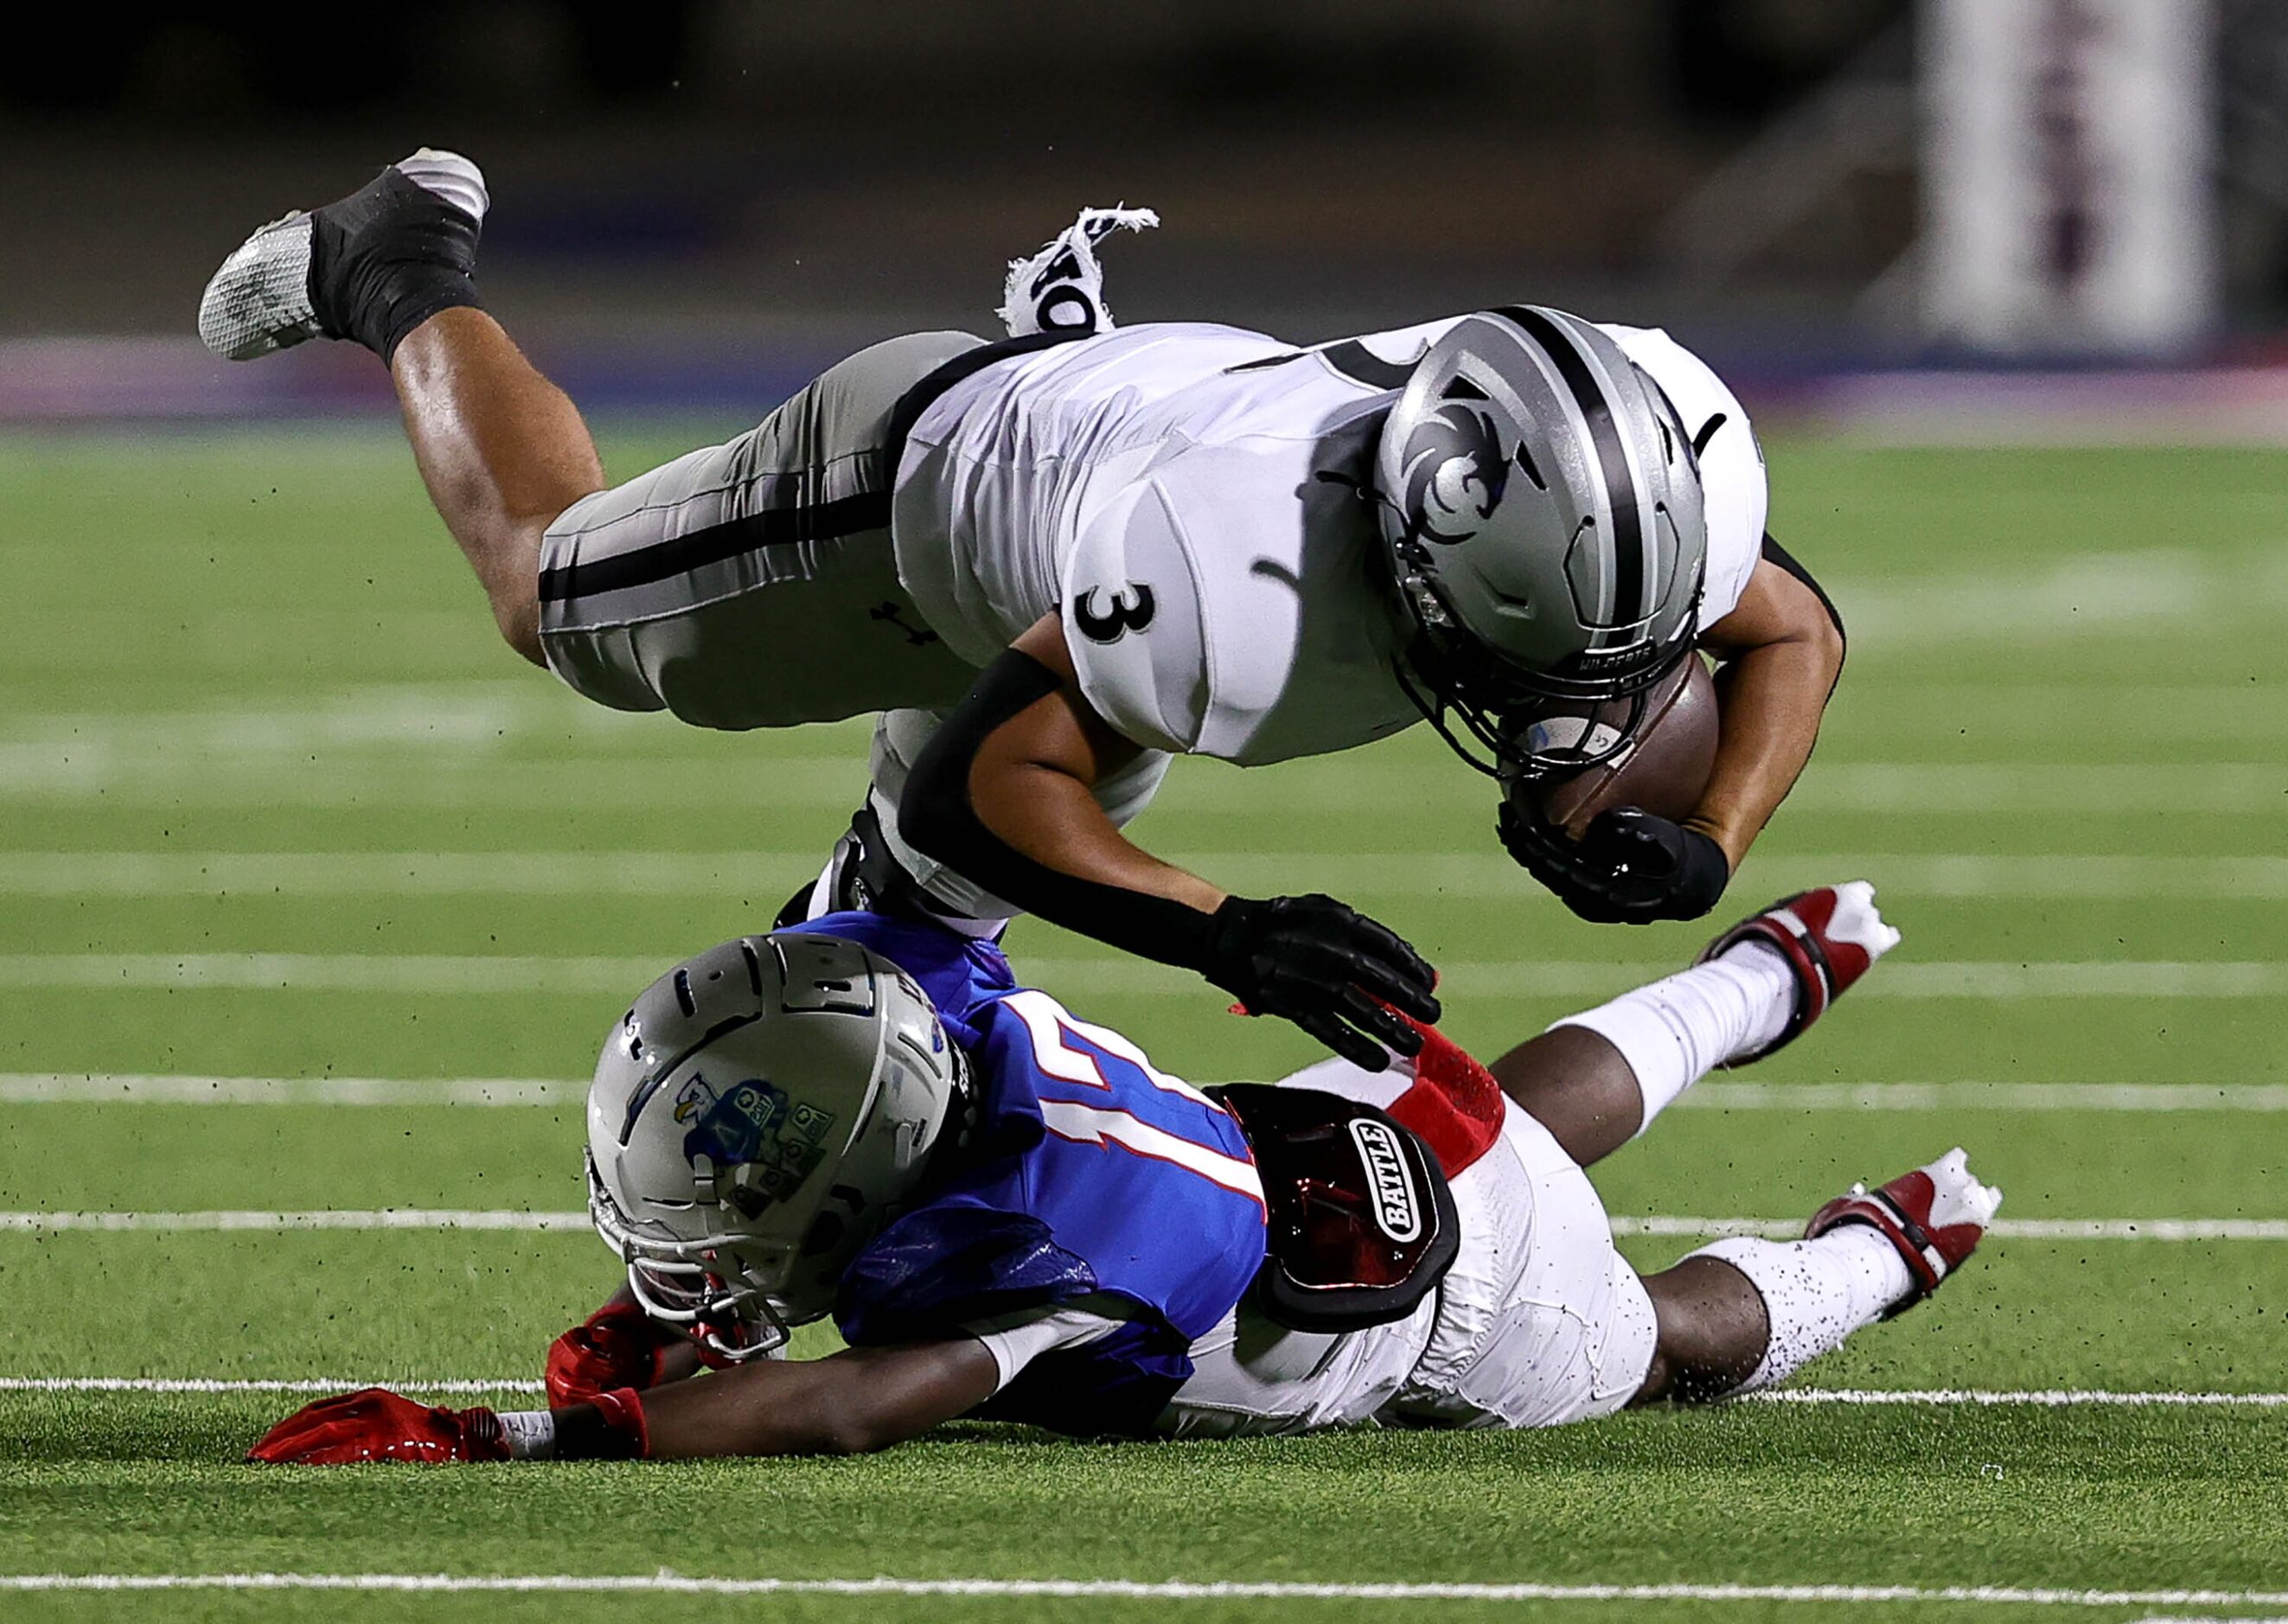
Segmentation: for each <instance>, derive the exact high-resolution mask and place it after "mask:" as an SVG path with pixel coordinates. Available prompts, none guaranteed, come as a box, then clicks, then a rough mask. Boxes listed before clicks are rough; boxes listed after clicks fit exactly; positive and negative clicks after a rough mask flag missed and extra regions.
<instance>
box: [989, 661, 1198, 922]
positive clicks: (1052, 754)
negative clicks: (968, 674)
mask: <svg viewBox="0 0 2288 1624" xmlns="http://www.w3.org/2000/svg"><path fill="white" fill-rule="evenodd" d="M1013 647H1014V648H1015V649H1017V650H1018V652H1020V653H1021V654H1027V655H1029V656H1031V657H1033V658H1034V659H1037V660H1038V661H1040V662H1041V664H1042V665H1045V666H1047V667H1048V668H1049V670H1051V671H1052V672H1054V673H1056V675H1057V676H1058V678H1059V679H1060V680H1061V684H1062V686H1061V687H1060V688H1059V689H1058V690H1057V691H1056V692H1055V693H1054V694H1052V695H1050V696H1049V697H1047V698H1045V699H1043V700H1041V701H1039V702H1038V703H1037V704H1036V705H1033V706H1032V707H1031V708H1030V709H1029V710H1028V711H1026V712H1024V713H1023V714H1021V715H1020V716H1018V717H1016V718H1014V719H1013V720H1012V722H1011V723H1010V725H1009V726H1007V727H1005V728H1000V729H999V730H997V732H995V733H994V734H993V735H992V736H991V737H989V738H988V739H987V740H986V742H985V744H984V745H983V746H982V747H981V749H980V750H979V751H978V752H977V759H976V761H975V763H974V764H973V766H972V767H971V768H970V773H969V789H970V797H971V801H972V804H973V805H974V806H975V807H976V808H977V815H978V816H979V818H980V819H981V820H982V821H983V823H984V824H985V826H986V827H987V828H988V829H989V830H991V831H992V832H994V833H995V834H996V835H997V836H999V837H1000V838H1001V839H1002V840H1005V841H1006V842H1008V844H1009V845H1011V846H1013V847H1014V848H1016V849H1017V850H1019V851H1021V852H1022V853H1024V854H1025V856H1029V857H1030V858H1032V859H1033V860H1034V861H1035V862H1036V863H1038V864H1042V865H1044V866H1045V867H1047V868H1051V869H1053V870H1055V871H1056V872H1059V873H1061V874H1070V875H1073V876H1075V877H1076V878H1078V879H1082V880H1093V881H1095V882H1096V883H1098V884H1100V885H1108V886H1116V887H1117V888H1120V889H1122V890H1124V891H1134V892H1138V893H1140V894H1141V895H1143V896H1160V897H1165V898H1166V899H1167V900H1169V901H1170V902H1178V903H1182V904H1185V905H1186V906H1187V907H1190V908H1196V909H1198V910H1199V911H1200V912H1203V913H1213V912H1215V911H1216V910H1217V909H1218V908H1219V907H1220V906H1222V905H1223V899H1224V893H1223V892H1221V891H1219V890H1218V889H1217V888H1215V887H1214V886H1212V885H1210V884H1209V883H1208V882H1207V881H1206V880H1202V879H1200V878H1199V877H1198V876H1197V875H1196V874H1191V873H1187V872H1185V871H1184V870H1182V869H1180V868H1178V867H1176V866H1175V864H1172V863H1163V862H1162V861H1160V859H1159V858H1157V857H1156V856H1152V855H1151V853H1149V852H1148V851H1145V850H1144V849H1143V848H1140V847H1139V846H1137V845H1135V844H1134V843H1133V842H1132V841H1131V840H1128V838H1127V837H1126V836H1125V835H1123V834H1122V833H1121V832H1120V831H1119V830H1117V829H1116V828H1114V827H1113V824H1112V820H1111V819H1110V818H1108V817H1107V816H1105V813H1104V808H1102V807H1101V806H1100V805H1099V804H1098V803H1097V799H1096V794H1095V786H1096V784H1098V783H1099V782H1100V780H1102V779H1103V778H1105V777H1107V776H1109V775H1110V774H1112V773H1114V772H1116V771H1117V770H1118V769H1119V768H1123V767H1125V766H1126V765H1127V764H1128V763H1129V762H1131V761H1132V760H1135V759H1136V757H1137V755H1138V754H1139V753H1140V752H1139V751H1138V749H1137V747H1136V746H1135V745H1134V744H1131V743H1129V741H1127V740H1126V739H1124V738H1122V737H1121V736H1119V735H1118V734H1116V733H1115V732H1114V731H1113V730H1112V729H1111V728H1108V727H1107V726H1105V724H1104V723H1103V721H1102V720H1100V719H1099V718H1098V717H1097V715H1096V713H1095V712H1094V711H1093V710H1092V709H1091V708H1090V707H1089V705H1088V702H1087V701H1086V700H1084V698H1082V697H1081V694H1080V689H1079V688H1078V686H1077V679H1076V673H1075V672H1074V670H1073V661H1072V654H1071V652H1070V651H1069V649H1067V648H1066V646H1065V640H1064V631H1063V628H1062V626H1061V625H1060V624H1059V623H1058V621H1057V618H1056V617H1054V616H1051V617H1046V618H1045V619H1043V620H1042V621H1040V622H1039V623H1038V624H1037V625H1034V626H1033V627H1032V628H1031V629H1030V630H1029V631H1028V632H1027V633H1025V634H1024V635H1023V636H1022V637H1021V638H1019V639H1018V640H1017V641H1016V642H1015V644H1014V645H1013ZM1009 900H1010V901H1012V902H1016V903H1025V904H1026V905H1027V906H1031V905H1032V904H1030V903H1029V902H1027V901H1026V899H1025V898H1023V897H1015V896H1013V897H1011V898H1010V899H1009ZM1048 900H1049V901H1050V902H1051V905H1052V906H1053V899H1048ZM1035 912H1039V913H1040V914H1041V916H1042V917H1043V918H1044V919H1052V920H1053V921H1054V922H1055V923H1058V924H1070V923H1071V921H1068V920H1063V919H1056V918H1055V916H1054V914H1053V913H1051V912H1048V911H1047V910H1045V909H1035Z"/></svg>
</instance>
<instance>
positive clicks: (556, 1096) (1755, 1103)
mask: <svg viewBox="0 0 2288 1624" xmlns="http://www.w3.org/2000/svg"><path fill="white" fill-rule="evenodd" d="M587 1092H588V1085H587V1084H586V1083H584V1082H581V1081H577V1080H575V1079H549V1078H514V1077H493V1078H438V1079H424V1078H396V1077H197V1076H175V1075H164V1076H162V1075H152V1074H146V1073H139V1072H138V1073H117V1072H101V1071H12V1072H0V1103H4V1104H12V1105H49V1104H98V1105H102V1104H111V1105H358V1106H404V1105H414V1106H421V1105H480V1106H532V1105H555V1106H560V1105H569V1104H578V1103H580V1102H582V1101H583V1100H584V1099H585V1098H586V1097H587ZM1671 1109H1672V1110H1699V1111H1807V1112H1808V1111H1817V1112H1835V1111H1841V1112H1860V1111H1869V1112H1907V1111H2089V1112H2093V1113H2115V1112H2129V1113H2136V1114H2170V1113H2175V1112H2186V1111H2193V1112H2198V1111H2223V1112H2246V1111H2252V1112H2257V1113H2261V1114H2270V1113H2274V1112H2280V1111H2288V1084H2284V1083H2023V1082H2020V1083H2000V1082H1993V1083H1989V1082H1978V1081H1974V1080H1958V1081H1953V1082H1927V1083H1757V1082H1745V1081H1728V1080H1721V1079H1709V1080H1707V1081H1705V1082H1702V1083H1698V1084H1696V1085H1695V1086H1694V1087H1691V1088H1690V1089H1688V1090H1687V1091H1686V1092H1685V1094H1684V1095H1682V1096H1681V1097H1680V1098H1679V1099H1678V1100H1677V1101H1676V1103H1675V1104H1674V1105H1672V1107H1671Z"/></svg>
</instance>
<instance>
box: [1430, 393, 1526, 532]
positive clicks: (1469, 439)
mask: <svg viewBox="0 0 2288 1624" xmlns="http://www.w3.org/2000/svg"><path fill="white" fill-rule="evenodd" d="M1405 466H1406V493H1405V507H1406V516H1407V519H1408V521H1410V524H1411V526H1412V528H1413V530H1414V533H1415V534H1416V535H1418V536H1420V537H1423V538H1424V539H1426V540H1428V541H1434V542H1440V543H1443V544H1445V545H1452V544H1453V543H1455V542H1459V541H1467V540H1469V538H1470V537H1473V536H1474V535H1476V534H1477V533H1478V527H1479V526H1480V525H1482V524H1483V523H1484V522H1485V521H1487V520H1488V519H1490V518H1492V517H1493V513H1494V509H1495V508H1496V507H1498V506H1500V505H1501V499H1502V492H1503V491H1504V490H1507V489H1508V487H1509V462H1508V459H1507V458H1505V457H1503V455H1502V449H1501V438H1500V436H1499V434H1497V433H1496V431H1495V428H1494V420H1493V418H1492V417H1491V416H1490V414H1488V413H1487V412H1485V411H1483V410H1480V409H1479V408H1477V407H1475V406H1466V405H1463V404H1461V403H1460V402H1448V403H1447V404H1446V405H1443V406H1441V407H1440V408H1438V410H1436V411H1434V412H1432V413H1431V414H1430V415H1429V416H1428V417H1426V418H1424V419H1423V420H1422V421H1421V423H1419V424H1418V425H1417V426H1416V427H1415V430H1414V433H1413V434H1411V435H1410V436H1409V437H1408V439H1407V442H1406V460H1405Z"/></svg>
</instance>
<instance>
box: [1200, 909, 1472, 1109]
mask: <svg viewBox="0 0 2288 1624" xmlns="http://www.w3.org/2000/svg"><path fill="white" fill-rule="evenodd" d="M1204 974H1205V975H1206V976H1207V978H1208V979H1209V980H1210V981H1212V982H1213V983H1215V984H1216V985H1217V986H1219V987H1221V988H1222V989H1223V990H1224V991H1227V992H1229V993H1231V994H1232V995H1234V996H1235V997H1236V998H1237V999H1239V1001H1240V1002H1241V1003H1242V1004H1243V1005H1245V1006H1246V1007H1247V1012H1248V1013H1249V1014H1250V1015H1280V1016H1283V1017H1284V1018H1285V1019H1287V1020H1290V1021H1292V1022H1294V1023H1295V1024H1296V1025H1298V1026H1299V1027H1301V1028H1302V1029H1303V1030H1304V1031H1307V1032H1308V1033H1310V1034H1311V1036H1313V1037H1314V1038H1316V1039H1318V1040H1319V1041H1320V1042H1322V1043H1323V1044H1325V1045H1326V1046H1327V1047H1329V1048H1331V1049H1332V1050H1334V1052H1335V1053H1336V1054H1338V1055H1341V1056H1342V1057H1343V1058H1344V1059H1345V1060H1347V1061H1349V1062H1350V1063H1352V1064H1353V1065H1355V1066H1358V1067H1360V1068H1361V1069H1362V1070H1364V1071H1381V1070H1383V1069H1384V1068H1385V1067H1386V1066H1387V1065H1389V1064H1390V1056H1389V1055H1387V1054H1386V1053H1385V1050H1386V1049H1395V1050H1396V1051H1397V1052H1398V1053H1399V1054H1401V1055H1413V1054H1416V1053H1418V1052H1419V1050H1420V1049H1421V1047H1422V1035H1421V1034H1420V1033H1419V1032H1418V1031H1415V1030H1414V1029H1413V1028H1412V1027H1410V1026H1409V1025H1407V1023H1405V1022H1403V1021H1402V1020H1400V1019H1399V1018H1398V1017H1397V1016H1396V1015H1393V1014H1392V1013H1391V1012H1390V1010H1388V1009H1386V1008H1384V1007H1382V1006H1383V1004H1388V1005H1390V1006H1391V1007H1393V1008H1397V1009H1402V1010H1404V1011H1405V1012H1406V1013H1407V1014H1408V1015H1412V1016H1413V1017H1414V1018H1415V1019H1416V1020H1418V1021H1429V1022H1434V1021H1436V1020H1437V1018H1438V999H1437V995H1436V994H1435V993H1434V992H1433V991H1432V988H1433V987H1434V986H1435V985H1436V983H1437V977H1436V976H1435V975H1434V974H1433V973H1432V971H1431V968H1430V967H1429V966H1428V965H1426V964H1425V963H1423V962H1422V957H1421V955H1420V954H1418V953H1417V952H1416V951H1414V950H1413V949H1412V948H1411V947H1409V946H1408V945H1407V944H1406V943H1405V942H1404V941H1403V940H1402V938H1401V937H1400V936H1399V935H1397V934H1396V933H1395V932H1394V931H1392V930H1390V929H1388V928H1387V927H1384V926H1381V925H1378V924H1376V923H1375V922H1374V921H1373V920H1372V919H1369V918H1367V917H1366V916H1365V915H1364V914H1362V913H1360V912H1357V911H1356V910H1355V909H1352V908H1348V907H1346V906H1345V905H1344V904H1341V903H1339V902H1337V901H1336V900H1335V899H1334V898H1333V897H1331V896H1318V895H1316V894H1314V895H1312V896H1274V897H1271V898H1270V899H1268V900H1267V901H1264V902H1250V901H1248V900H1246V899H1245V898H1243V897H1238V896H1234V897H1230V898H1227V899H1226V901H1225V903H1224V904H1223V906H1222V907H1220V908H1219V909H1217V910H1216V912H1215V917H1214V919H1213V920H1212V922H1211V924H1210V926H1209V938H1208V962H1207V964H1206V966H1205V967H1204ZM1377 999H1380V1000H1381V1002H1380V1003H1378V1002H1377V1001H1376V1000H1377Z"/></svg>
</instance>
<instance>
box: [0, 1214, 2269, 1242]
mask: <svg viewBox="0 0 2288 1624" xmlns="http://www.w3.org/2000/svg"><path fill="white" fill-rule="evenodd" d="M1610 1222H1611V1223H1612V1226H1613V1233H1614V1234H1615V1235H1617V1236H1619V1237H1621V1238H1630V1237H1633V1236H1672V1237H1678V1238H1688V1237H1694V1236H1700V1235H1717V1236H1724V1235H1760V1236H1763V1237H1765V1238H1768V1239H1772V1240H1793V1239H1795V1238H1797V1237H1798V1236H1799V1235H1801V1234H1802V1233H1803V1220H1801V1219H1800V1218H1704V1217H1683V1216H1677V1215H1670V1214H1650V1215H1645V1216H1633V1215H1630V1214H1621V1213H1616V1214H1612V1215H1611V1219H1610ZM5 1227H6V1225H5V1223H4V1222H0V1228H5ZM1986 1233H1987V1234H1988V1235H1989V1236H1990V1237H1991V1238H1994V1239H1996V1240H2062V1241H2070V1240H2121V1241H2207V1240H2288V1218H1998V1219H1996V1220H1995V1221H1994V1222H1992V1223H1990V1224H1988V1225H1987V1226H1986Z"/></svg>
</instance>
